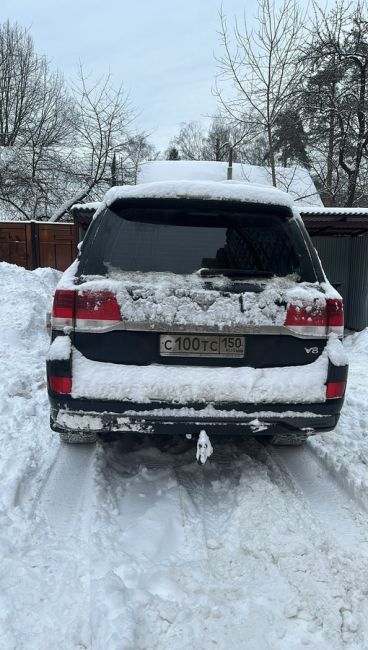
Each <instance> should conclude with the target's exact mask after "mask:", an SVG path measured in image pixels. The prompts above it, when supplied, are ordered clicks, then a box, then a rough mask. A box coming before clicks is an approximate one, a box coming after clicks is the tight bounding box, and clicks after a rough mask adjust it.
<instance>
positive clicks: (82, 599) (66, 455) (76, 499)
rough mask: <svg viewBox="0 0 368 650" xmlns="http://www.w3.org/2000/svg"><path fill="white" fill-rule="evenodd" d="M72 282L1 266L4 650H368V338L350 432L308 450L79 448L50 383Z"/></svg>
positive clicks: (356, 347) (0, 600) (174, 445)
mask: <svg viewBox="0 0 368 650" xmlns="http://www.w3.org/2000/svg"><path fill="white" fill-rule="evenodd" d="M57 277H58V274H57V272H55V271H51V270H50V269H44V270H38V271H35V272H33V273H31V272H28V271H25V270H23V269H19V268H17V267H14V266H10V265H7V264H4V263H2V264H0V291H1V296H2V300H1V302H0V340H1V344H2V345H1V348H0V364H1V384H0V436H1V447H0V449H1V451H0V556H1V562H0V648H1V650H2V649H3V648H4V650H49V648H53V650H57V649H60V650H74V649H79V650H81V649H82V648H88V649H89V650H90V649H93V650H155V649H157V650H192V648H201V649H205V650H207V649H208V650H209V649H213V648H218V649H219V650H227V649H228V648H231V647H234V648H236V649H237V650H238V649H239V650H243V649H244V650H266V649H270V650H278V649H282V650H289V649H293V650H294V648H295V649H297V648H302V647H304V646H306V647H310V648H313V650H329V649H331V650H332V649H333V650H338V649H339V648H349V649H350V648H354V649H360V650H364V649H365V648H367V638H368V600H367V595H368V526H367V523H368V515H367V509H366V508H367V506H368V503H367V499H366V496H365V493H366V487H367V484H368V443H367V440H368V436H367V435H366V433H367V431H368V417H367V412H368V406H367V404H366V393H367V390H366V388H367V369H368V330H367V331H365V332H362V333H360V334H357V335H354V336H352V337H349V338H348V339H347V340H346V344H345V345H346V350H347V352H348V354H349V356H350V363H351V374H350V383H349V390H348V395H347V401H346V406H345V409H344V412H343V416H342V418H341V420H340V424H339V426H338V428H337V430H336V431H335V432H334V433H331V434H326V435H324V436H323V438H322V437H320V438H315V439H313V440H311V441H310V442H309V444H308V446H307V448H306V449H304V450H298V449H289V450H288V449H281V448H280V449H278V450H275V449H274V450H272V449H266V448H264V447H262V446H261V445H260V444H259V443H257V442H256V441H254V440H248V441H243V442H242V441H238V442H236V441H235V442H234V441H229V440H223V441H221V442H217V443H216V444H215V450H214V456H213V460H212V459H211V461H212V462H211V463H208V464H207V465H205V466H204V467H200V466H199V465H197V464H196V463H194V445H193V442H191V441H187V440H181V441H176V442H175V441H168V442H167V443H165V444H164V443H163V442H161V443H159V442H158V441H150V442H147V441H146V442H142V441H137V440H136V439H134V437H131V438H129V437H126V438H125V439H124V440H123V441H121V442H115V443H112V444H106V443H102V444H100V445H98V446H97V447H96V448H95V447H77V448H74V447H72V448H69V447H67V446H60V445H59V443H58V440H57V438H56V437H55V435H54V434H52V432H51V431H50V429H49V426H48V403H47V397H46V392H45V381H44V356H45V353H46V350H47V346H48V339H47V335H46V334H45V332H44V329H43V320H44V314H45V312H46V311H47V309H48V308H49V302H50V296H51V293H52V290H53V287H54V285H55V282H56V279H57ZM364 506H365V507H364Z"/></svg>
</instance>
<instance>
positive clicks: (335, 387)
mask: <svg viewBox="0 0 368 650" xmlns="http://www.w3.org/2000/svg"><path fill="white" fill-rule="evenodd" d="M345 388H346V381H329V382H328V384H327V387H326V399H338V398H340V397H343V396H344V393H345Z"/></svg>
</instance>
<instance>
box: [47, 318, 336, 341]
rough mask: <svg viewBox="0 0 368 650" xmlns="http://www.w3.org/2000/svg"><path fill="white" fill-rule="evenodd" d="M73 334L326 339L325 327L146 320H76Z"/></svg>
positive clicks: (56, 325) (55, 325)
mask: <svg viewBox="0 0 368 650" xmlns="http://www.w3.org/2000/svg"><path fill="white" fill-rule="evenodd" d="M57 320H60V321H63V323H62V324H61V323H60V326H58V324H56V323H55V322H53V327H55V328H56V329H63V328H64V327H65V325H66V323H65V321H64V319H54V321H57ZM75 325H76V326H75V332H78V333H83V332H84V333H89V334H99V333H105V332H116V331H122V332H159V333H162V334H170V333H176V334H180V333H182V332H185V333H187V334H197V333H198V334H218V335H221V334H242V335H253V336H255V335H257V334H258V335H262V336H293V337H295V338H298V339H326V338H327V336H328V334H327V332H326V328H325V327H299V328H298V330H297V328H296V327H295V329H291V328H288V327H285V326H284V325H261V326H254V325H248V326H245V325H225V326H224V327H223V328H222V329H219V328H218V327H216V326H208V325H207V326H204V325H191V324H188V325H177V324H175V325H168V324H167V323H152V322H149V321H140V322H132V321H106V320H105V321H102V320H92V319H80V318H78V319H77V320H76V323H75Z"/></svg>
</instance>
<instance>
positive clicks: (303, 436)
mask: <svg viewBox="0 0 368 650" xmlns="http://www.w3.org/2000/svg"><path fill="white" fill-rule="evenodd" d="M307 438H308V434H307V433H276V434H275V435H274V436H262V437H259V438H258V439H259V441H260V442H262V443H263V444H264V445H273V446H280V447H281V446H282V447H301V446H302V445H304V443H305V441H306V440H307Z"/></svg>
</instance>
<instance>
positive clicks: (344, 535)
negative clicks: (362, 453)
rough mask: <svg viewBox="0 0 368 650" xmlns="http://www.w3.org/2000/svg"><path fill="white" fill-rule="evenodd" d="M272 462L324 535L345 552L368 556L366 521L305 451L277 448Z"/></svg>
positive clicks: (325, 470)
mask: <svg viewBox="0 0 368 650" xmlns="http://www.w3.org/2000/svg"><path fill="white" fill-rule="evenodd" d="M268 453H269V455H270V457H271V459H272V461H273V462H275V463H276V464H277V466H278V467H279V468H280V470H281V471H283V472H284V473H285V475H286V476H288V477H289V478H290V479H291V481H292V484H293V486H294V488H296V490H297V491H298V492H299V493H300V494H301V495H302V498H303V500H304V501H305V502H306V503H307V504H308V506H309V508H310V509H311V511H312V513H313V514H314V516H315V517H316V518H317V520H318V521H319V522H320V523H321V524H322V526H323V529H324V532H325V534H326V535H327V536H328V537H329V538H330V539H331V540H333V542H334V543H335V544H337V545H339V546H341V547H343V548H344V549H345V550H350V549H351V548H352V547H355V548H359V552H360V553H363V554H368V517H367V515H366V513H365V512H364V511H362V510H361V508H360V506H359V504H358V503H357V501H356V500H355V499H353V498H352V496H351V494H350V493H349V492H348V491H346V490H345V489H344V487H343V486H342V485H341V484H340V483H339V482H338V481H337V480H335V478H334V477H333V476H332V475H331V474H330V473H329V471H328V468H326V467H325V466H324V465H323V463H321V462H320V461H319V460H318V459H317V458H316V457H315V455H314V454H313V452H312V451H311V450H310V449H309V447H308V446H306V447H304V448H302V449H293V448H287V447H278V448H274V449H272V451H271V450H269V452H268Z"/></svg>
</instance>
